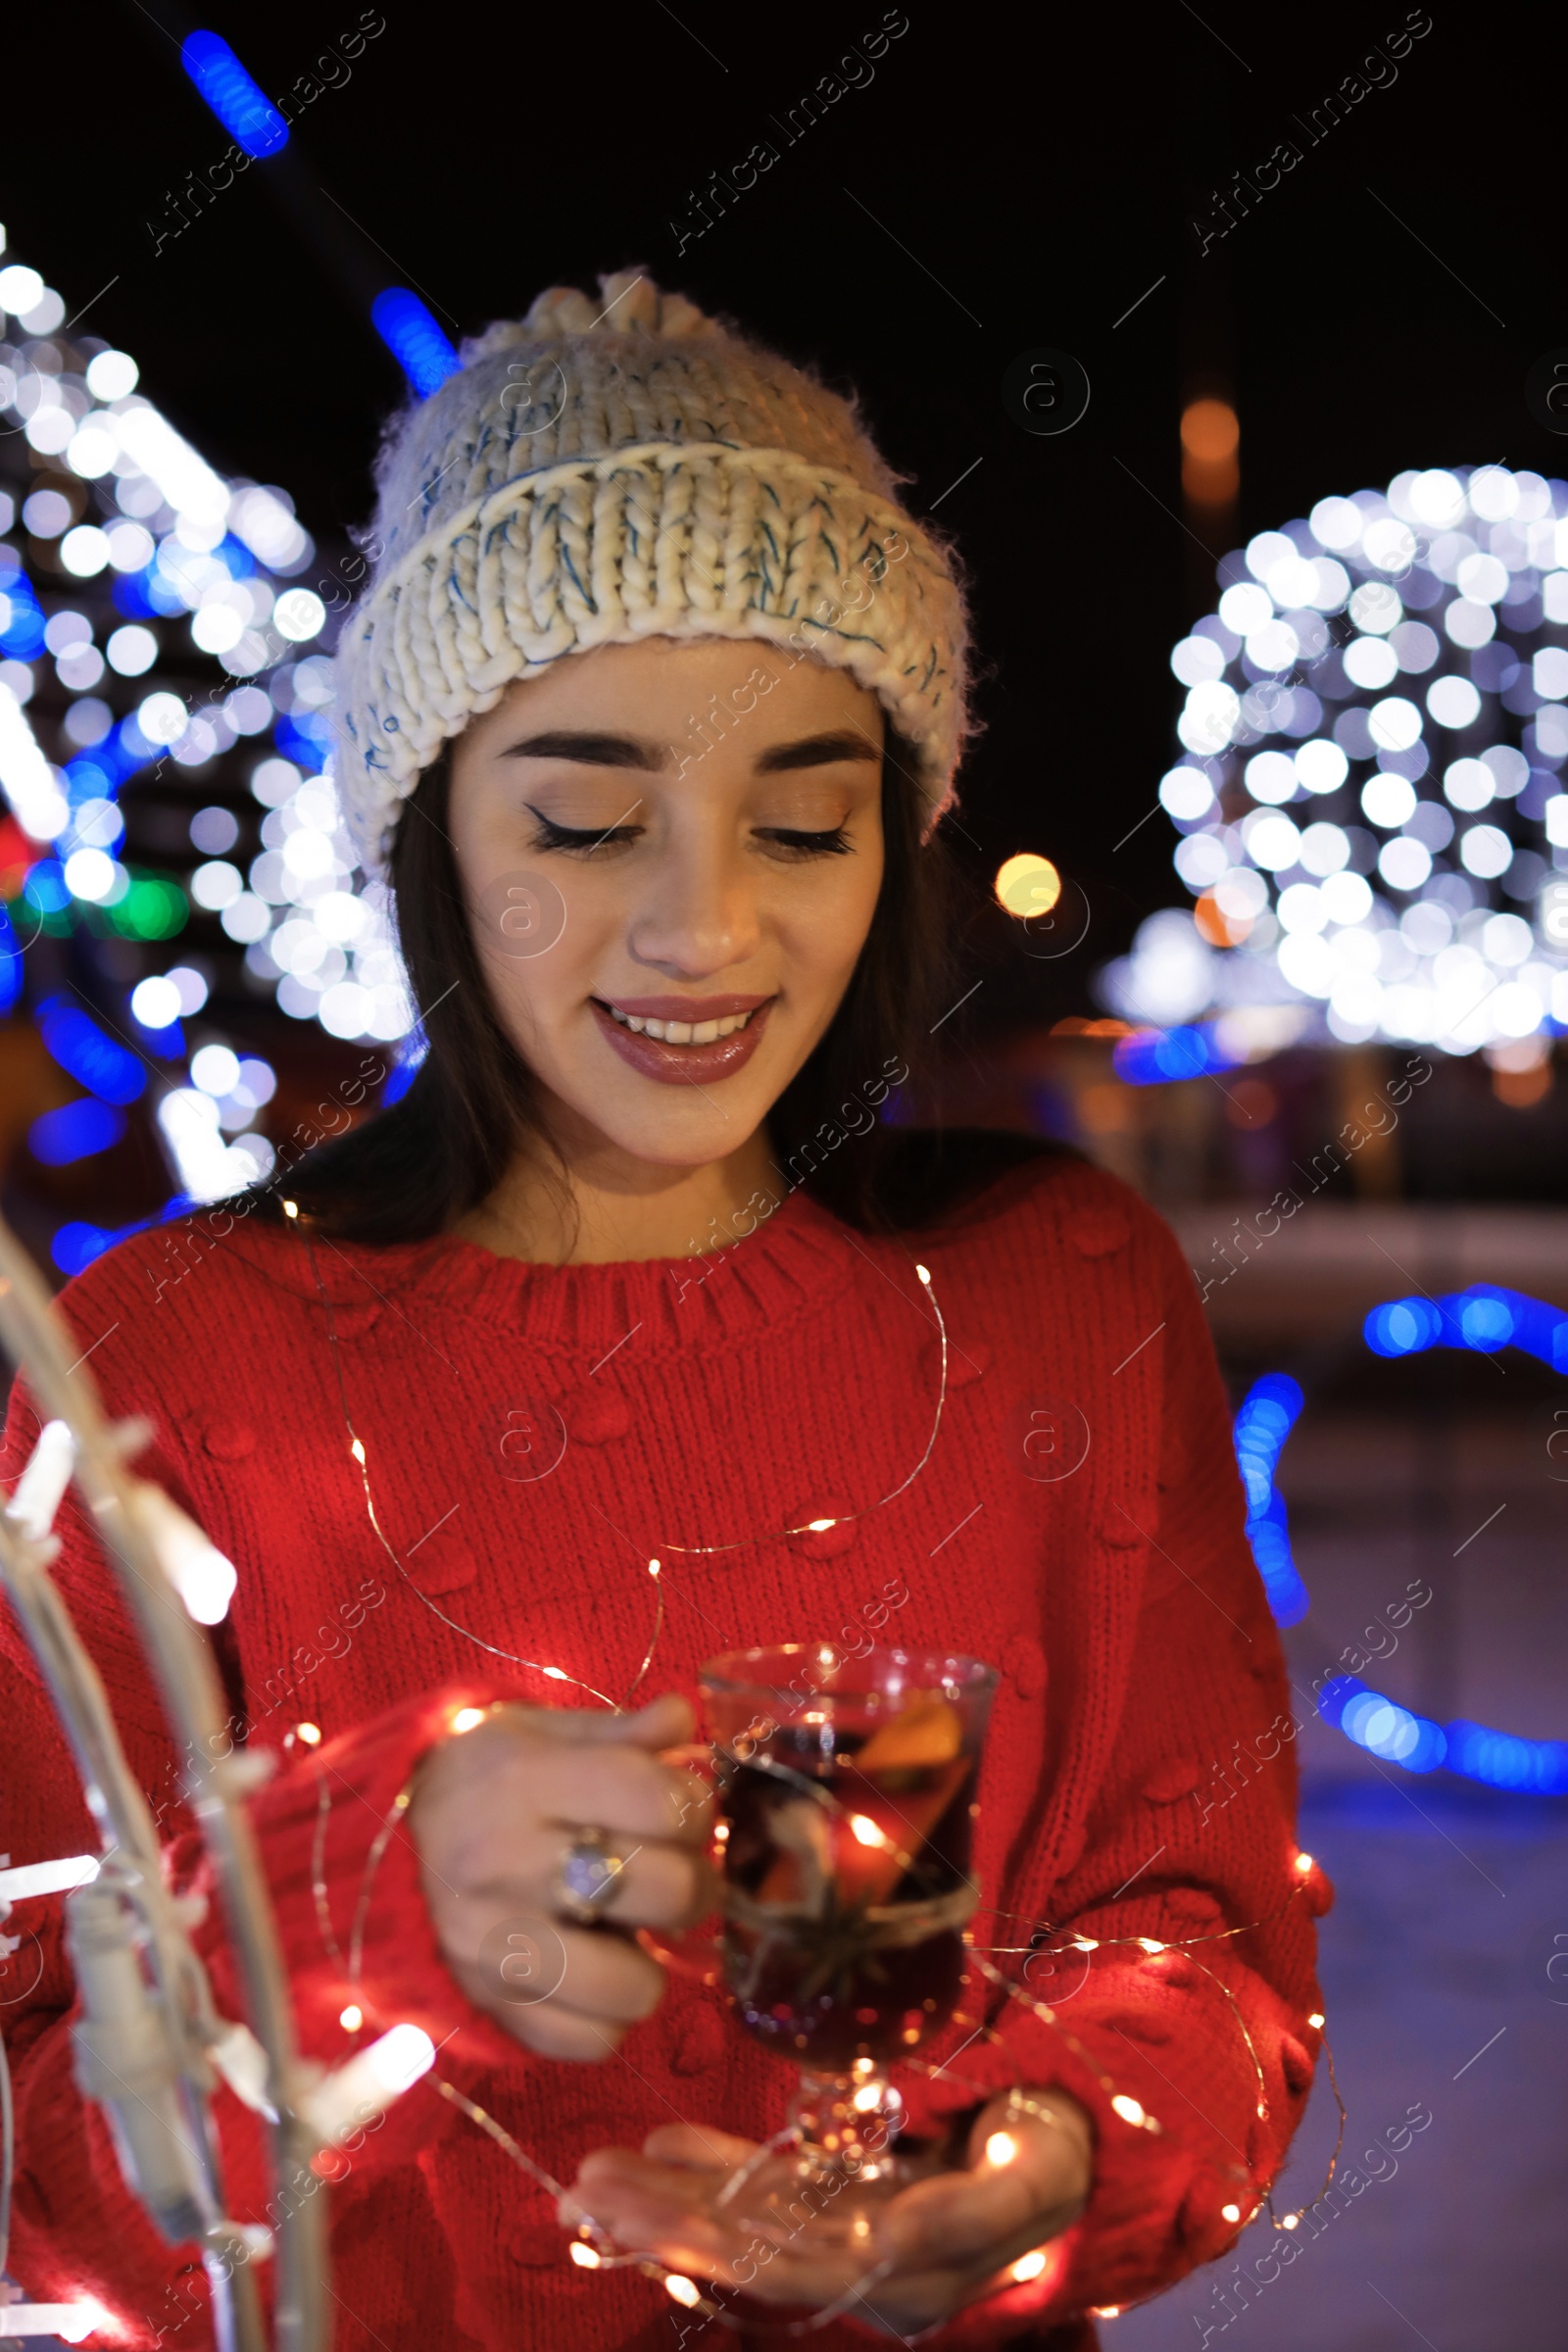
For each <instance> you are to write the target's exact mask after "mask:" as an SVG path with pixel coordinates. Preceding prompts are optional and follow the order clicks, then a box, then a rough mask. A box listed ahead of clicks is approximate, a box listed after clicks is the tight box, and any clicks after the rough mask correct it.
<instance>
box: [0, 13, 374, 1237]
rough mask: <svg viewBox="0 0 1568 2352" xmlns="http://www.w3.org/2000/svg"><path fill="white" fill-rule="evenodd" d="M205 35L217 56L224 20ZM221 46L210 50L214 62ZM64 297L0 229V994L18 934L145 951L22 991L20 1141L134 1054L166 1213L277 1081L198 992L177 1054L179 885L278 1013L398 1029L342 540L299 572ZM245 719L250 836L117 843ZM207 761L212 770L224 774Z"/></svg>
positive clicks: (201, 823) (75, 1138) (215, 813)
mask: <svg viewBox="0 0 1568 2352" xmlns="http://www.w3.org/2000/svg"><path fill="white" fill-rule="evenodd" d="M202 37H203V38H207V37H208V36H202ZM214 47H215V56H216V54H217V51H218V50H221V49H222V44H221V43H216V44H215V45H214ZM226 59H227V53H226V51H225V52H224V54H223V56H222V57H218V58H217V67H221V68H222V69H223V71H224V72H227V71H228V65H227V64H226V63H225V60H226ZM187 62H189V61H187ZM198 62H201V61H198ZM228 62H229V63H231V62H232V61H228ZM212 65H213V60H212V59H206V60H205V63H204V71H205V70H206V67H208V66H212ZM192 70H193V71H194V68H193V69H192ZM214 70H215V71H216V70H217V68H216V67H215V68H214ZM198 79H200V76H198ZM204 86H205V85H204ZM236 86H237V85H236ZM225 87H226V84H225ZM205 94H207V95H209V97H210V98H212V96H213V93H212V91H210V90H207V91H206V92H205ZM230 95H232V93H230ZM240 97H241V98H243V97H244V92H243V90H241V91H240ZM215 102H216V101H215ZM236 103H238V101H237V100H236ZM66 307H67V306H66V304H65V301H64V299H63V298H62V296H61V295H60V294H58V293H57V292H56V291H55V290H54V289H53V288H51V287H49V286H47V285H46V284H45V282H44V280H43V278H42V276H41V274H40V273H39V272H38V271H37V270H33V269H31V268H30V267H28V266H27V265H26V264H25V263H22V262H19V261H17V260H15V259H13V258H11V257H10V256H9V254H8V252H7V248H6V242H5V232H4V230H3V229H0V434H4V435H7V436H19V437H20V440H21V441H24V442H25V444H26V448H27V451H28V453H29V455H30V460H31V464H32V466H33V469H34V471H35V472H36V473H37V474H38V475H39V476H40V479H39V485H38V486H37V487H35V488H32V489H31V490H30V491H26V492H25V485H24V484H22V483H20V482H18V483H14V487H15V489H16V493H17V495H16V496H12V495H11V494H10V492H9V491H0V788H3V791H4V795H5V801H6V804H7V806H8V808H9V810H10V816H9V820H0V869H3V876H0V880H3V888H0V897H3V899H4V901H5V902H6V906H5V912H4V916H3V918H0V1013H4V1012H8V1011H10V1010H11V1009H12V1008H13V1006H14V1005H17V1003H18V1002H19V1000H20V998H21V997H22V995H23V983H24V977H25V951H26V949H27V948H28V947H29V946H30V945H31V944H32V942H33V941H34V940H35V939H37V938H39V937H40V936H48V937H51V938H57V939H69V938H77V939H80V940H82V941H83V942H84V943H90V942H92V941H93V940H96V939H102V938H106V937H112V938H118V939H122V940H128V941H131V942H134V943H137V944H138V945H140V946H142V947H143V948H145V949H146V950H147V951H148V956H147V968H146V969H145V970H144V972H143V974H142V976H141V977H140V978H139V979H138V980H136V982H135V983H134V985H132V986H130V987H129V988H127V989H125V991H124V1004H123V1017H122V1018H120V1019H119V1020H115V1021H110V1020H107V1019H101V1020H99V1021H97V1022H94V1021H93V1019H92V1018H91V1016H90V1015H89V1014H88V1013H87V1012H86V1011H84V1010H81V1009H80V1008H79V1007H68V1006H65V1005H55V1006H54V1007H53V1009H52V1011H51V1008H50V1006H48V1005H37V1006H35V1007H33V1008H32V1009H33V1011H34V1014H35V1017H36V1018H37V1019H38V1022H39V1026H40V1029H41V1031H42V1033H43V1036H44V1040H45V1044H46V1046H47V1047H48V1050H49V1052H50V1053H51V1054H53V1055H54V1057H55V1059H56V1060H57V1061H59V1062H60V1064H61V1066H62V1067H63V1068H64V1069H66V1070H67V1071H68V1073H69V1074H70V1075H71V1076H72V1078H73V1080H74V1082H75V1083H76V1084H77V1085H79V1086H80V1087H82V1088H83V1089H84V1090H85V1093H86V1096H87V1097H88V1099H89V1100H88V1102H87V1103H86V1104H73V1105H68V1106H67V1107H68V1109H70V1110H71V1111H72V1112H73V1114H74V1115H73V1117H71V1118H65V1119H61V1118H58V1117H56V1118H55V1121H54V1124H53V1125H51V1126H45V1125H43V1124H42V1122H40V1123H39V1124H38V1127H37V1131H36V1134H35V1138H34V1140H35V1142H36V1144H37V1147H38V1155H39V1156H40V1157H41V1158H42V1159H43V1161H44V1163H45V1164H47V1165H56V1166H59V1165H65V1164H68V1163H69V1162H70V1161H72V1160H73V1159H76V1158H81V1157H86V1156H90V1155H91V1153H92V1152H97V1151H102V1150H106V1149H109V1148H110V1147H111V1146H112V1144H113V1143H114V1142H115V1141H117V1140H118V1137H119V1135H120V1134H121V1133H122V1132H123V1124H121V1125H117V1124H116V1122H115V1121H114V1120H112V1119H110V1118H107V1117H105V1116H104V1115H103V1111H104V1109H105V1108H108V1109H115V1110H119V1109H120V1108H121V1107H123V1105H124V1104H125V1103H127V1102H128V1101H130V1100H132V1099H133V1095H139V1094H140V1093H142V1092H143V1091H144V1086H143V1085H141V1084H138V1085H136V1086H135V1087H134V1088H133V1089H132V1093H129V1094H128V1093H127V1092H126V1091H125V1088H126V1084H127V1083H128V1082H127V1081H126V1080H125V1078H124V1075H123V1065H125V1064H126V1063H128V1064H129V1067H130V1069H131V1071H132V1072H133V1073H134V1076H135V1077H136V1078H137V1079H142V1078H143V1073H144V1072H148V1073H151V1074H152V1078H153V1085H152V1093H151V1096H150V1098H149V1099H150V1100H152V1101H153V1102H154V1103H155V1104H156V1114H155V1115H156V1119H157V1124H158V1128H159V1130H160V1132H161V1136H162V1139H163V1142H164V1144H165V1147H166V1150H167V1152H168V1155H169V1158H170V1161H171V1165H172V1170H173V1172H174V1174H175V1178H176V1182H177V1186H178V1190H177V1192H176V1194H175V1196H174V1199H173V1200H172V1201H171V1202H170V1203H168V1205H167V1207H166V1209H165V1211H163V1212H161V1213H164V1214H168V1213H171V1212H174V1211H178V1210H181V1209H183V1208H186V1207H189V1206H191V1205H193V1204H197V1203H201V1202H204V1201H212V1200H216V1199H219V1198H221V1196H222V1195H224V1194H226V1193H229V1192H232V1191H235V1190H237V1189H239V1188H241V1187H243V1186H245V1185H248V1184H251V1183H253V1182H255V1181H256V1180H257V1179H258V1178H263V1177H266V1176H267V1175H268V1174H270V1170H271V1167H272V1164H273V1152H272V1150H271V1147H270V1144H269V1142H268V1141H267V1139H266V1137H265V1136H262V1135H260V1134H258V1133H256V1132H255V1123H256V1120H257V1118H258V1115H259V1113H260V1112H261V1110H262V1108H263V1106H264V1105H265V1104H266V1103H267V1102H268V1101H269V1100H270V1097H271V1095H272V1093H273V1092H274V1090H275V1085H276V1077H275V1073H274V1071H273V1069H272V1068H271V1066H270V1063H269V1062H267V1061H266V1060H265V1059H263V1057H262V1056H261V1055H259V1054H243V1053H241V1052H239V1051H236V1050H234V1049H231V1048H230V1047H229V1046H228V1045H227V1044H225V1043H223V1042H221V1039H215V1038H214V1036H213V1034H212V1030H211V1026H210V1024H211V1021H212V1015H211V1013H209V1014H208V1025H207V1026H206V1028H205V1034H204V1041H203V1042H202V1043H200V1044H199V1045H198V1046H197V1049H196V1052H195V1054H194V1055H193V1056H187V1051H186V1040H185V1037H184V1033H183V1027H182V1024H183V1023H185V1022H188V1021H190V1020H192V1019H193V1018H196V1017H197V1016H199V1015H200V1014H201V1013H202V1010H203V1007H204V1005H206V1003H207V999H208V997H209V994H210V982H209V979H208V978H207V976H206V975H205V974H204V972H203V971H202V969H201V968H199V967H200V965H201V963H202V962H203V961H204V960H205V959H204V958H202V957H200V956H197V957H194V958H193V959H192V960H190V961H188V962H181V963H169V962H168V961H167V960H166V959H163V958H160V956H158V952H157V951H158V948H159V945H160V943H162V942H164V941H166V940H172V939H173V938H174V937H175V935H176V934H177V933H179V932H180V931H181V930H182V929H184V927H185V926H186V924H187V922H188V921H189V920H190V917H191V913H192V909H193V908H194V909H196V910H199V912H201V913H203V914H206V915H208V916H211V917H216V919H217V922H218V924H219V925H220V926H221V930H222V931H223V933H224V934H225V935H226V936H227V938H228V940H229V941H231V942H232V943H233V946H234V948H235V950H236V951H237V953H238V955H239V956H241V957H242V958H243V961H244V963H245V965H246V966H247V967H248V969H249V972H250V973H251V975H253V977H254V978H255V979H256V980H258V981H259V982H261V983H262V984H264V985H265V986H266V987H268V988H270V991H271V992H272V993H273V995H274V996H275V999H276V1002H277V1004H278V1005H279V1007H280V1009H281V1010H282V1011H284V1012H285V1013H287V1014H288V1015H290V1016H291V1017H292V1018H293V1019H296V1020H301V1021H315V1022H317V1023H319V1026H320V1027H321V1028H323V1029H324V1030H326V1031H327V1032H328V1034H329V1035H331V1036H333V1037H336V1038H340V1039H343V1040H345V1041H354V1040H367V1041H374V1042H378V1043H382V1044H386V1045H388V1046H401V1047H402V1054H401V1055H400V1058H407V1057H408V1056H409V1055H410V1054H412V1053H414V1052H417V1040H416V1039H415V1037H414V1032H415V1017H414V1010H413V1006H412V1004H411V1002H410V997H409V992H408V988H407V983H406V980H405V976H404V973H403V970H402V966H401V963H400V961H399V958H398V956H397V952H396V949H395V946H394V944H393V940H392V936H391V931H390V926H389V921H388V908H387V901H386V896H385V892H384V890H383V889H382V888H381V886H380V885H378V884H371V885H367V882H366V879H365V877H364V875H363V874H362V873H361V872H360V871H359V868H358V866H357V862H356V858H355V854H354V851H353V849H352V847H351V845H350V842H349V839H348V835H347V833H346V831H345V829H344V826H343V824H342V821H341V815H340V812H339V809H338V805H337V799H336V795H335V792H334V790H333V786H332V781H331V760H330V753H329V746H330V740H331V737H330V724H329V721H330V706H331V702H332V691H333V689H332V672H331V663H330V661H329V660H328V658H327V654H328V648H329V646H330V644H331V642H332V639H333V637H334V634H335V630H336V627H337V625H338V614H339V613H341V611H343V610H345V609H346V608H347V606H348V605H349V604H350V602H351V601H352V597H353V594H354V590H355V584H356V582H357V580H358V578H359V577H360V576H361V575H362V574H363V571H364V569H365V565H364V563H363V561H362V560H359V559H351V560H350V561H349V562H348V563H346V564H343V565H342V566H341V567H340V568H341V571H342V574H343V577H341V578H340V577H338V576H336V575H335V574H334V575H333V576H331V577H322V578H320V579H318V580H317V581H316V584H315V585H314V586H312V585H308V584H306V583H305V581H304V580H303V579H302V577H301V575H302V574H306V573H311V574H312V576H313V577H314V568H313V567H315V566H316V562H317V559H316V549H315V545H314V543H313V541H312V539H311V536H310V534H309V533H308V532H307V531H306V530H305V529H304V527H303V525H302V524H301V523H300V522H299V521H298V520H297V518H296V516H295V514H294V511H293V502H292V500H291V499H290V498H289V497H288V495H287V493H286V492H285V491H282V490H280V489H278V488H276V487H275V486H271V485H266V484H260V483H255V482H250V481H246V480H227V479H225V478H223V477H222V476H221V475H220V474H219V473H217V472H216V471H215V470H214V468H213V467H212V466H209V465H208V463H207V462H206V460H205V459H204V458H203V457H202V456H201V454H200V453H199V451H197V450H196V449H195V448H193V447H192V445H191V444H190V443H189V442H188V441H187V440H185V439H184V437H183V436H182V435H181V434H180V433H178V432H177V431H176V430H175V429H174V427H173V426H172V424H171V423H170V422H169V420H168V418H167V417H165V416H164V415H163V414H162V412H161V411H160V410H159V409H158V408H157V407H156V406H155V405H154V404H153V403H152V402H151V401H150V400H149V399H148V398H147V397H146V396H145V394H143V393H142V392H140V391H139V390H138V389H137V386H138V381H139V375H138V369H137V367H136V363H135V361H134V360H133V359H132V358H131V357H130V355H129V354H128V353H126V352H123V351H120V350H115V349H112V348H109V347H107V346H106V345H104V344H103V343H102V342H101V341H100V340H99V339H98V338H95V337H92V336H85V337H83V336H80V335H71V334H68V332H67V330H66V326H65V323H64V322H65V320H66ZM24 492H25V494H24ZM329 607H330V608H332V609H331V610H329ZM209 663H211V664H213V665H215V666H216V670H217V673H218V674H217V675H216V677H215V678H214V680H213V683H212V686H211V688H210V689H209V690H208V691H207V692H206V693H205V694H202V693H200V692H196V691H193V690H192V689H191V687H190V685H189V679H190V677H191V674H192V672H193V671H195V672H198V673H199V672H200V671H201V669H203V668H204V667H205V666H207V665H208V664H209ZM50 664H52V667H53V672H54V680H55V681H56V682H58V684H59V685H60V686H61V687H63V688H64V689H65V692H66V695H67V697H68V700H67V703H66V707H65V710H64V712H63V713H62V714H61V715H60V716H59V719H58V726H57V731H58V734H59V737H60V741H59V743H58V745H56V746H55V747H54V748H55V749H56V751H57V752H58V755H59V756H58V758H57V759H51V758H50V757H48V755H47V752H46V750H45V744H44V743H40V740H39V734H38V732H36V731H35V725H34V718H33V716H32V715H30V714H29V711H28V705H29V703H31V702H32V699H33V696H34V693H35V691H36V689H37V687H38V685H39V684H40V683H41V682H42V681H43V678H44V673H45V670H46V666H47V665H50ZM161 673H162V674H161ZM121 681H123V682H124V685H122V684H121V683H120V682H121ZM125 686H128V687H129V690H130V691H129V694H128V695H127V693H126V692H125V690H124V689H125ZM132 697H134V698H135V699H134V700H131V698H132ZM127 703H129V705H130V707H129V708H126V705H127ZM48 739H49V737H48V730H47V728H46V729H45V743H47V742H48ZM247 743H249V744H254V746H255V749H256V752H257V753H258V754H259V755H260V756H259V757H257V758H256V759H254V760H252V762H251V765H250V771H249V775H248V778H247V782H248V788H249V792H250V795H251V798H252V800H253V802H255V803H259V804H260V809H261V814H260V817H259V820H258V818H257V816H256V814H255V812H254V811H253V812H252V814H251V816H250V818H249V820H248V822H249V824H250V825H253V826H254V825H255V824H257V822H258V821H259V829H260V835H261V847H260V853H259V855H254V856H249V857H243V856H242V857H241V858H239V859H238V860H236V858H234V857H233V856H231V855H230V853H231V852H233V851H234V850H235V847H236V844H237V843H238V841H239V839H240V836H241V832H242V830H244V829H246V820H244V819H242V818H241V817H239V816H236V814H235V812H234V811H233V809H230V808H227V807H224V806H222V805H220V804H215V805H214V806H212V807H210V808H204V809H198V810H197V811H196V812H195V814H194V815H193V816H192V817H191V818H190V820H189V832H190V840H191V846H192V849H193V851H194V852H195V853H197V856H198V862H196V863H195V864H194V867H193V870H191V871H190V872H189V873H188V874H187V875H186V876H185V877H184V878H183V879H182V880H180V879H175V878H174V877H173V876H172V875H170V874H160V873H156V872H150V871H148V870H146V869H145V868H140V867H136V866H133V865H131V864H129V863H127V862H126V861H125V859H124V858H123V856H122V854H121V853H122V852H123V846H124V841H125V832H126V819H125V815H124V813H123V809H122V807H121V801H122V796H123V793H124V791H125V789H126V787H127V786H133V785H134V783H135V782H136V780H137V779H138V778H139V777H141V776H143V775H145V774H146V773H147V772H148V771H149V770H157V769H160V768H162V767H164V765H165V764H166V763H168V762H172V764H173V766H174V767H175V769H181V768H182V769H185V770H187V771H188V772H189V773H190V775H191V776H192V778H198V777H200V776H202V775H203V774H205V772H206V771H208V770H209V769H210V768H212V767H213V766H214V764H215V763H216V762H217V761H219V760H221V759H222V758H223V757H224V756H225V755H227V754H229V753H232V752H234V751H235V750H236V748H237V747H238V748H243V747H244V746H245V745H246V744H247ZM215 786H216V789H217V791H219V792H220V793H221V792H223V791H224V790H225V789H228V788H229V787H228V784H227V778H226V776H225V777H224V778H223V779H222V780H221V781H219V780H218V779H216V778H215ZM109 993H110V995H111V996H113V994H114V984H113V983H110V984H109ZM117 1009H118V1007H117ZM112 1029H114V1030H118V1032H119V1035H120V1042H119V1043H117V1042H116V1037H115V1036H114V1035H112V1034H111V1030H112ZM403 1041H409V1043H408V1044H406V1045H405V1044H404V1042H403ZM389 1058H390V1057H389ZM187 1060H188V1068H185V1069H181V1067H180V1065H181V1064H183V1063H186V1062H187ZM133 1230H136V1228H134V1227H126V1228H123V1229H121V1231H115V1232H110V1231H105V1230H103V1229H101V1228H99V1227H97V1226H94V1225H89V1224H84V1223H72V1224H68V1225H66V1226H63V1227H62V1228H61V1229H60V1231H59V1232H57V1233H56V1235H55V1236H54V1239H53V1245H52V1249H53V1254H54V1258H55V1262H56V1264H57V1266H59V1268H60V1270H61V1271H62V1272H64V1273H68V1274H74V1273H78V1272H79V1271H80V1270H81V1268H82V1267H83V1266H84V1265H86V1264H87V1263H89V1262H90V1261H91V1259H92V1258H93V1257H94V1256H96V1255H98V1254H99V1253H100V1252H101V1251H102V1250H104V1249H106V1248H108V1247H109V1246H110V1244H111V1243H112V1242H114V1241H116V1240H118V1239H120V1238H122V1234H123V1232H127V1231H133Z"/></svg>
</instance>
